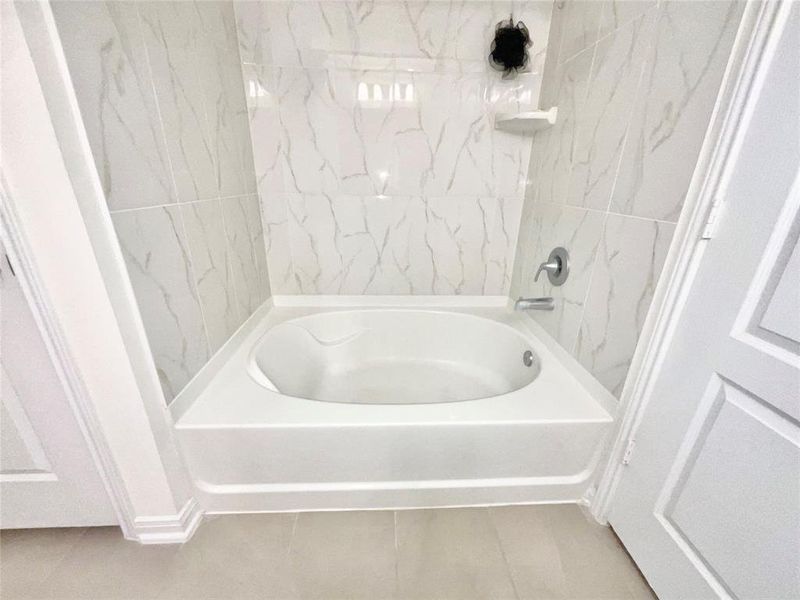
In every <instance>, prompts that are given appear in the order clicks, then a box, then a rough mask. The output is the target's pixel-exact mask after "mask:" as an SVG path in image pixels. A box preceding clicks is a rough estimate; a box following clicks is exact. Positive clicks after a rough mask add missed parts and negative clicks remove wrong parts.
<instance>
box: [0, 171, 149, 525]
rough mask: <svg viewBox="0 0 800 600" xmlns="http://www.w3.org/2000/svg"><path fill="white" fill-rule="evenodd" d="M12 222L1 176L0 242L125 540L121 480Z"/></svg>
mask: <svg viewBox="0 0 800 600" xmlns="http://www.w3.org/2000/svg"><path fill="white" fill-rule="evenodd" d="M0 177H2V176H0ZM16 222H17V219H16V217H15V215H14V212H13V206H12V202H11V199H10V196H9V192H8V189H7V185H6V182H5V177H2V179H0V239H1V240H2V242H3V245H4V246H5V249H6V252H8V254H9V258H10V259H11V261H12V263H13V264H15V265H17V269H16V276H17V280H18V281H19V284H20V287H21V288H22V291H23V293H24V295H25V299H26V300H27V301H28V305H29V306H30V309H31V314H32V315H33V318H34V320H35V321H36V325H37V327H38V328H39V332H40V333H41V336H42V340H44V343H45V346H46V347H47V352H48V354H49V355H50V359H51V361H52V363H53V366H54V368H55V370H56V373H57V374H58V378H59V379H60V381H61V385H62V386H63V388H64V392H65V394H66V397H67V399H68V400H69V403H70V407H71V408H72V411H73V413H75V416H76V421H77V422H78V426H79V427H80V429H81V433H82V434H83V437H84V439H85V440H86V445H87V446H88V448H89V452H90V453H91V455H92V457H93V458H94V461H95V465H96V466H97V470H98V472H99V474H100V478H101V479H102V481H103V484H104V485H105V488H106V491H107V492H108V496H109V500H110V501H111V505H112V506H113V508H114V512H115V513H116V515H117V519H118V521H119V525H120V528H121V529H122V532H123V534H124V535H125V537H128V536H129V535H130V532H131V531H132V530H133V519H132V516H131V515H132V514H133V508H132V506H131V503H130V498H129V497H128V494H127V491H126V490H125V487H124V485H122V477H121V476H120V473H119V471H118V470H117V467H116V463H115V462H114V458H113V456H112V454H111V449H110V448H109V447H108V444H107V443H106V440H105V438H104V437H103V435H102V433H101V429H100V426H99V424H98V423H97V419H96V418H95V415H94V412H93V410H92V408H91V402H90V401H89V400H88V397H87V391H86V388H85V387H84V385H83V381H82V380H81V377H80V375H79V374H78V373H77V372H76V370H75V364H74V362H73V361H72V358H71V357H70V355H69V351H68V349H67V345H66V343H65V341H64V339H63V333H62V332H61V329H60V327H59V325H58V320H57V317H56V316H55V313H54V311H53V309H52V307H51V306H50V304H49V302H48V300H47V297H46V294H45V293H44V290H43V287H42V284H41V281H39V278H38V276H37V273H36V269H35V268H34V264H33V256H32V253H31V252H30V250H29V249H28V248H27V247H26V244H25V240H24V238H23V237H22V235H21V234H20V232H19V230H18V229H17V227H16Z"/></svg>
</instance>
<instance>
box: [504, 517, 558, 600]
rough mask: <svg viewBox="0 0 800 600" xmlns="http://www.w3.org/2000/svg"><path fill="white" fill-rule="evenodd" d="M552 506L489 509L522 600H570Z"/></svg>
mask: <svg viewBox="0 0 800 600" xmlns="http://www.w3.org/2000/svg"><path fill="white" fill-rule="evenodd" d="M550 509H551V507H550V506H507V507H498V508H491V509H489V514H490V515H491V517H492V521H493V522H494V525H495V527H496V528H497V533H498V535H499V537H500V543H501V545H502V548H503V553H504V554H505V558H506V561H507V562H508V566H509V569H510V571H511V577H512V578H513V581H514V586H515V588H516V590H517V595H518V596H519V598H541V599H545V598H567V583H566V580H565V578H564V569H563V568H562V566H561V554H560V552H559V549H558V532H557V531H553V528H552V527H551V526H550V519H549V518H548V512H549V510H550Z"/></svg>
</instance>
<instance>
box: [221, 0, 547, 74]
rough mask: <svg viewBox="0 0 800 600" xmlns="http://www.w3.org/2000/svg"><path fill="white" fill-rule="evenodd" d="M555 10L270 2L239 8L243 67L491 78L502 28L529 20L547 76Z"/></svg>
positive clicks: (535, 60)
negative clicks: (382, 66)
mask: <svg viewBox="0 0 800 600" xmlns="http://www.w3.org/2000/svg"><path fill="white" fill-rule="evenodd" d="M551 10H552V3H550V2H546V1H536V2H530V1H529V2H525V1H520V0H516V1H508V0H506V1H478V2H460V1H458V2H450V1H448V2H440V1H434V2H430V1H414V0H412V1H409V2H329V1H317V2H286V1H280V2H269V3H264V2H262V3H257V2H248V1H242V2H237V3H236V12H237V16H238V23H239V29H240V31H241V35H240V48H241V53H242V60H243V61H244V62H245V63H255V64H262V65H268V64H269V65H276V66H295V67H299V66H302V67H312V68H317V67H330V66H339V67H341V66H345V65H346V66H348V67H352V68H362V69H363V68H370V65H375V64H376V63H375V60H386V59H391V60H393V61H395V67H396V68H398V69H403V70H406V69H411V70H423V71H440V70H454V71H459V72H466V71H486V70H487V69H488V68H489V66H488V64H487V61H486V55H487V54H488V51H487V48H488V47H489V43H490V41H491V39H492V36H493V34H494V27H495V25H496V23H497V22H498V21H500V20H502V19H508V17H509V15H510V14H512V13H513V15H514V18H515V19H521V20H523V21H524V22H525V23H526V25H527V26H528V28H529V30H530V31H531V37H532V39H533V46H532V48H531V69H532V70H533V71H536V72H539V71H540V70H541V67H542V64H543V60H544V53H545V47H546V44H547V31H548V27H549V21H550V12H551Z"/></svg>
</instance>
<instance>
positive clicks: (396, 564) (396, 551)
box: [392, 510, 400, 591]
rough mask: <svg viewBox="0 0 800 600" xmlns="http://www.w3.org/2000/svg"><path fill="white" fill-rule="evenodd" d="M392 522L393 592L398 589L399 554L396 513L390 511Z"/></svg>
mask: <svg viewBox="0 0 800 600" xmlns="http://www.w3.org/2000/svg"><path fill="white" fill-rule="evenodd" d="M392 521H393V523H394V585H395V591H397V589H398V588H399V587H400V552H399V544H398V542H397V511H396V510H393V511H392Z"/></svg>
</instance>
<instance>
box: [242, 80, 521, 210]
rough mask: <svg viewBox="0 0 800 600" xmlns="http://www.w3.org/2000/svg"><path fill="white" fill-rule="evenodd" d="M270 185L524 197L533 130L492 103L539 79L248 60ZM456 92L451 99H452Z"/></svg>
mask: <svg viewBox="0 0 800 600" xmlns="http://www.w3.org/2000/svg"><path fill="white" fill-rule="evenodd" d="M245 75H246V78H247V84H246V86H247V89H248V90H249V91H250V94H249V101H250V104H251V119H250V124H251V128H252V132H253V138H254V139H255V140H256V143H255V147H256V150H255V159H256V165H257V167H256V173H257V177H258V180H259V182H260V185H261V186H262V188H261V189H265V190H268V191H271V192H291V193H296V192H300V193H329V194H336V193H344V194H351V195H377V194H384V195H416V194H428V195H444V194H453V195H456V194H468V195H474V194H476V193H482V194H486V195H521V190H522V186H523V185H524V180H525V172H526V170H527V164H528V160H529V153H530V143H529V141H528V140H525V139H524V138H522V139H521V138H520V137H519V136H515V135H512V134H509V133H505V132H501V131H497V130H495V129H494V124H493V119H492V116H491V114H490V111H489V107H490V105H494V104H497V105H505V106H508V105H511V104H515V105H518V100H515V98H519V97H520V95H522V96H524V95H525V94H526V92H525V89H527V90H528V91H529V92H530V94H528V95H529V96H530V97H533V96H532V94H534V93H535V90H534V88H535V82H534V81H526V80H524V79H523V80H521V81H518V82H516V83H515V84H502V83H499V82H498V78H497V77H496V76H494V77H492V78H490V77H487V76H485V75H474V76H472V75H470V76H459V75H455V74H450V73H442V74H439V73H403V72H399V71H348V70H338V69H337V70H329V71H324V70H318V69H295V68H271V67H268V68H260V67H258V68H253V67H246V70H245ZM442 98H447V99H448V102H442V101H441V99H442Z"/></svg>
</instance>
